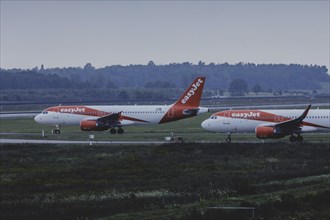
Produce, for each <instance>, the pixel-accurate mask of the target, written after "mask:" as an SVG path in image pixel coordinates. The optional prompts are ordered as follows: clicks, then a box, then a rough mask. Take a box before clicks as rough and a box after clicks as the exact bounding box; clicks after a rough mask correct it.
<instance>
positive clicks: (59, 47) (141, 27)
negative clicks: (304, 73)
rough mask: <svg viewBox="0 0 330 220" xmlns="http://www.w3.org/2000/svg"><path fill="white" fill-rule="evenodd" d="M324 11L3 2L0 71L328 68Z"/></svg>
mask: <svg viewBox="0 0 330 220" xmlns="http://www.w3.org/2000/svg"><path fill="white" fill-rule="evenodd" d="M329 10H330V6H329V0H326V1H267V2H262V1H233V2H232V1H203V2H202V1H157V2H152V1H3V0H1V45H0V46H1V68H5V69H7V68H33V67H36V66H39V67H40V65H41V64H43V65H44V66H45V68H49V67H72V66H74V67H76V66H81V67H83V66H84V65H85V64H86V63H89V62H90V63H92V65H93V66H95V67H104V66H110V65H115V64H120V65H128V64H147V63H148V61H150V60H152V61H154V62H155V64H168V63H182V62H191V63H198V61H200V60H201V61H204V62H205V63H206V64H208V63H210V62H214V63H225V62H228V63H230V64H235V63H239V62H245V63H247V62H252V63H267V64H268V63H285V64H290V63H296V64H307V65H314V64H316V65H325V66H327V68H329V62H330V61H329V59H330V58H329V48H330V46H329Z"/></svg>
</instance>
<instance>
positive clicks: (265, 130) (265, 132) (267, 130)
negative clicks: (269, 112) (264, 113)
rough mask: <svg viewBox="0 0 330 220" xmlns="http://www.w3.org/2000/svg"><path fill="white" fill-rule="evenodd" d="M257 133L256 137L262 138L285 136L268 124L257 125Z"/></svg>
mask: <svg viewBox="0 0 330 220" xmlns="http://www.w3.org/2000/svg"><path fill="white" fill-rule="evenodd" d="M255 133H256V137H257V138H261V139H266V138H281V137H284V136H285V135H284V134H282V133H280V132H278V131H276V129H275V128H274V127H267V126H259V127H256V130H255Z"/></svg>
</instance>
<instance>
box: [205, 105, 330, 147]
mask: <svg viewBox="0 0 330 220" xmlns="http://www.w3.org/2000/svg"><path fill="white" fill-rule="evenodd" d="M310 108H311V105H309V106H308V107H307V108H306V109H305V110H284V109H282V110H226V111H220V112H216V113H214V114H212V115H211V117H210V118H208V119H206V120H205V121H203V122H202V124H201V126H202V127H203V128H204V129H205V130H207V131H211V132H217V133H227V134H228V136H227V138H226V142H231V133H255V134H256V137H257V138H260V139H268V138H282V137H285V136H288V135H290V138H289V140H290V142H301V141H303V137H302V136H301V133H306V132H318V131H328V132H330V110H329V109H315V110H310Z"/></svg>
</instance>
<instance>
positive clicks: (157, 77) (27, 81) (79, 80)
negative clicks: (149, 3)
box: [0, 61, 330, 91]
mask: <svg viewBox="0 0 330 220" xmlns="http://www.w3.org/2000/svg"><path fill="white" fill-rule="evenodd" d="M197 75H203V76H206V77H207V82H206V85H205V87H206V89H211V90H228V88H229V85H230V83H231V82H232V81H233V80H235V79H242V80H244V81H245V82H246V83H247V84H248V87H249V88H252V87H253V86H255V85H256V84H258V85H259V86H260V87H261V88H262V89H263V90H269V89H271V90H274V91H275V90H277V91H278V90H299V89H301V90H306V89H309V90H317V89H320V88H321V87H320V83H322V82H323V83H324V82H330V76H329V75H328V69H327V68H326V67H325V66H316V65H314V66H307V65H299V64H290V65H285V64H253V63H247V64H246V63H238V64H228V63H223V64H214V63H210V64H208V65H207V64H205V63H203V62H199V64H197V65H195V64H191V63H188V62H185V63H172V64H167V65H155V64H154V63H153V62H152V61H150V62H149V63H148V64H147V65H129V66H120V65H115V66H107V67H104V68H98V69H97V68H94V67H93V66H92V65H91V64H90V63H88V64H86V65H85V66H84V67H83V68H81V67H69V68H49V69H45V68H43V67H42V68H41V69H38V68H35V69H33V70H28V71H27V70H19V69H11V70H3V69H2V70H1V72H0V77H1V84H0V85H1V89H2V90H4V89H44V88H68V89H69V88H74V89H85V88H98V89H116V88H185V87H186V86H187V85H188V84H189V83H190V82H191V81H192V80H193V78H195V76H197Z"/></svg>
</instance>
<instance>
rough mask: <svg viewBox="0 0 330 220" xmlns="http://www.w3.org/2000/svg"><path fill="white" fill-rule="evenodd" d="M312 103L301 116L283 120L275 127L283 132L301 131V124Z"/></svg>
mask: <svg viewBox="0 0 330 220" xmlns="http://www.w3.org/2000/svg"><path fill="white" fill-rule="evenodd" d="M311 106H312V105H309V106H308V107H307V108H306V109H305V111H304V112H303V113H302V114H301V116H299V117H298V118H295V119H292V120H289V121H285V122H281V123H278V124H276V125H275V128H276V129H278V130H280V131H282V132H283V133H293V132H294V131H297V130H298V131H300V130H301V124H302V122H303V120H304V119H305V118H306V116H307V114H308V112H309V109H310V108H311Z"/></svg>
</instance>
